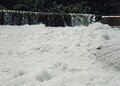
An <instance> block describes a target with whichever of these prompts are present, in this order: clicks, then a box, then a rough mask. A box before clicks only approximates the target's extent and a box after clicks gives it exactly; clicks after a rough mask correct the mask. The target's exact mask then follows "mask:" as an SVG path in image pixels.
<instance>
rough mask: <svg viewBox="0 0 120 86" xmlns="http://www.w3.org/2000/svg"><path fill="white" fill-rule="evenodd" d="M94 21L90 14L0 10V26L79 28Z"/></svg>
mask: <svg viewBox="0 0 120 86" xmlns="http://www.w3.org/2000/svg"><path fill="white" fill-rule="evenodd" d="M92 22H95V21H94V15H92V14H75V13H68V14H67V13H41V12H31V11H14V10H0V25H24V24H29V25H32V24H40V23H43V24H45V25H46V26H80V25H89V24H90V23H92Z"/></svg>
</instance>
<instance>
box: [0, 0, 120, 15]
mask: <svg viewBox="0 0 120 86" xmlns="http://www.w3.org/2000/svg"><path fill="white" fill-rule="evenodd" d="M8 3H9V4H8ZM0 9H13V10H14V9H15V10H29V11H41V12H59V13H94V14H110V13H111V14H119V13H120V0H0Z"/></svg>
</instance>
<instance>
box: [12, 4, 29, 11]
mask: <svg viewBox="0 0 120 86" xmlns="http://www.w3.org/2000/svg"><path fill="white" fill-rule="evenodd" d="M13 8H14V9H15V10H26V11H27V10H29V7H28V6H27V5H25V4H18V5H15V6H14V7H13Z"/></svg>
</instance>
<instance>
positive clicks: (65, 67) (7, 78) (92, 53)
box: [0, 23, 120, 86]
mask: <svg viewBox="0 0 120 86" xmlns="http://www.w3.org/2000/svg"><path fill="white" fill-rule="evenodd" d="M119 43H120V30H119V29H118V28H111V27H110V26H108V25H103V24H101V23H94V24H90V25H89V26H80V27H46V26H44V25H42V24H40V25H31V26H29V25H24V26H0V86H119V85H120V72H119V70H120V54H119V53H120V44H119Z"/></svg>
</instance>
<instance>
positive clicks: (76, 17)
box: [70, 13, 95, 26]
mask: <svg viewBox="0 0 120 86" xmlns="http://www.w3.org/2000/svg"><path fill="white" fill-rule="evenodd" d="M70 15H71V24H72V26H80V25H89V24H90V23H93V22H95V18H94V17H95V16H94V15H92V14H75V13H71V14H70Z"/></svg>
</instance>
